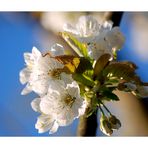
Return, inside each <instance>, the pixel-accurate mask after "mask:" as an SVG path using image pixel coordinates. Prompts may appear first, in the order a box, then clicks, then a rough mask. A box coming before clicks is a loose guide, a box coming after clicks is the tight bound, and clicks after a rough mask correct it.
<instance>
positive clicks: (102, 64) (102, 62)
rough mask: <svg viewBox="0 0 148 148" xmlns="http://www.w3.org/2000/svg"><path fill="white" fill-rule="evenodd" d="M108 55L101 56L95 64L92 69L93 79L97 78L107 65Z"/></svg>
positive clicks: (109, 56)
mask: <svg viewBox="0 0 148 148" xmlns="http://www.w3.org/2000/svg"><path fill="white" fill-rule="evenodd" d="M110 58H111V55H110V54H104V55H102V56H101V57H100V58H99V59H98V60H97V62H96V64H95V67H94V77H98V76H99V75H100V73H101V72H102V70H103V69H104V68H105V67H106V66H107V65H108V64H109V59H110Z"/></svg>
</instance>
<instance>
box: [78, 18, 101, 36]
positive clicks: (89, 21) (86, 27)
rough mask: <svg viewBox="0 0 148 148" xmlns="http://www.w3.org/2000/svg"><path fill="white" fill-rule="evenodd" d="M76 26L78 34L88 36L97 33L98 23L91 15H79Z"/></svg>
mask: <svg viewBox="0 0 148 148" xmlns="http://www.w3.org/2000/svg"><path fill="white" fill-rule="evenodd" d="M76 28H77V29H78V30H79V32H80V36H83V37H88V36H93V35H96V34H98V30H99V28H100V27H99V24H98V22H97V20H96V19H95V18H93V17H92V16H81V17H80V18H79V21H78V23H77V24H76Z"/></svg>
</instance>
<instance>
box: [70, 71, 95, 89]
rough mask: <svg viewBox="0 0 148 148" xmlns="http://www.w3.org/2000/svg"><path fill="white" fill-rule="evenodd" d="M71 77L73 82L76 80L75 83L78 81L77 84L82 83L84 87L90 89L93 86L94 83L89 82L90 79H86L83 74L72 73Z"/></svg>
mask: <svg viewBox="0 0 148 148" xmlns="http://www.w3.org/2000/svg"><path fill="white" fill-rule="evenodd" d="M72 77H73V79H74V80H76V81H78V82H80V83H82V84H84V85H86V86H91V87H93V86H94V81H93V80H91V78H89V77H87V76H85V75H83V74H78V73H74V74H73V75H72Z"/></svg>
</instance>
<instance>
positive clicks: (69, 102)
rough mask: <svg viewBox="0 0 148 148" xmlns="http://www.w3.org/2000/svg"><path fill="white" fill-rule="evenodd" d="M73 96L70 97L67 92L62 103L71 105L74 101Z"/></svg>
mask: <svg viewBox="0 0 148 148" xmlns="http://www.w3.org/2000/svg"><path fill="white" fill-rule="evenodd" d="M75 99H76V98H75V97H71V96H70V95H69V94H68V95H67V96H66V97H65V98H64V103H65V104H66V105H68V106H70V107H72V105H73V103H74V102H75Z"/></svg>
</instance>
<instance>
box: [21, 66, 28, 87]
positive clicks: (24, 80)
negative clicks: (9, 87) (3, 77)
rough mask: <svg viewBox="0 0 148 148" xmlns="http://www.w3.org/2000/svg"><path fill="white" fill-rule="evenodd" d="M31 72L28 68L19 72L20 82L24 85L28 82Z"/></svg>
mask: <svg viewBox="0 0 148 148" xmlns="http://www.w3.org/2000/svg"><path fill="white" fill-rule="evenodd" d="M30 74H31V71H30V69H29V68H24V69H23V70H21V71H20V82H21V83H22V84H25V83H27V82H28V81H29V78H30Z"/></svg>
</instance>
